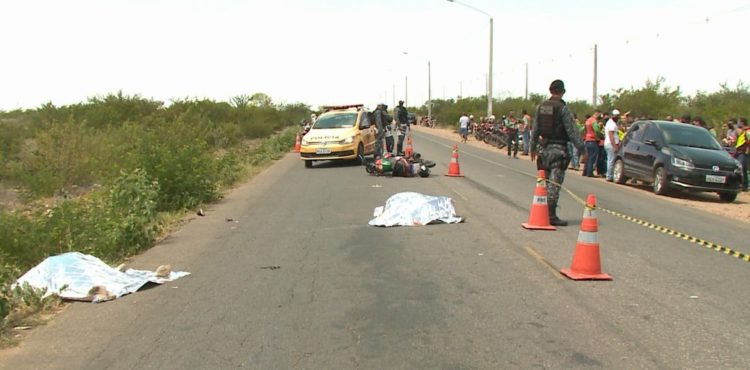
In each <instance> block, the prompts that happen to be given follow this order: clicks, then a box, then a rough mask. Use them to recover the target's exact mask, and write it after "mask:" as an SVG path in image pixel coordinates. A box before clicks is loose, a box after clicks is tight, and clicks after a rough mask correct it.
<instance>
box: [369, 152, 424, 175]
mask: <svg viewBox="0 0 750 370" xmlns="http://www.w3.org/2000/svg"><path fill="white" fill-rule="evenodd" d="M432 167H435V162H433V161H431V160H427V159H423V158H422V156H421V155H420V154H419V153H414V154H412V155H411V156H410V157H406V156H392V155H391V154H390V153H386V154H385V155H384V156H383V158H377V159H376V158H366V159H365V171H366V172H367V173H369V174H370V175H374V176H391V177H394V176H395V177H415V176H419V177H429V176H430V168H432Z"/></svg>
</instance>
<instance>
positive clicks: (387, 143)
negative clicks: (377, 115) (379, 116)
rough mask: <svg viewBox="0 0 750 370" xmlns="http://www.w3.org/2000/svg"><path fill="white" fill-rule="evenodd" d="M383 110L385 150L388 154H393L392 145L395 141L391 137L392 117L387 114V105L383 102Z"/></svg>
mask: <svg viewBox="0 0 750 370" xmlns="http://www.w3.org/2000/svg"><path fill="white" fill-rule="evenodd" d="M383 112H384V113H385V118H386V121H385V150H386V152H387V153H388V154H393V146H394V144H395V141H394V139H393V117H391V116H390V115H389V114H388V106H387V105H385V104H383Z"/></svg>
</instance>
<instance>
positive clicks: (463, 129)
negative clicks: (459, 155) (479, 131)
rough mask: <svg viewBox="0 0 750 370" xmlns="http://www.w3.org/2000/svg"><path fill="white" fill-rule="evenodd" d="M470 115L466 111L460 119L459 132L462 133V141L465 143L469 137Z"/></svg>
mask: <svg viewBox="0 0 750 370" xmlns="http://www.w3.org/2000/svg"><path fill="white" fill-rule="evenodd" d="M469 122H470V120H469V116H467V115H466V113H464V114H462V115H461V118H459V119H458V125H459V127H458V132H459V134H461V142H462V143H465V142H466V139H467V138H468V137H469Z"/></svg>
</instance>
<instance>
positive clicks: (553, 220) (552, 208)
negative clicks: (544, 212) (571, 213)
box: [549, 202, 568, 226]
mask: <svg viewBox="0 0 750 370" xmlns="http://www.w3.org/2000/svg"><path fill="white" fill-rule="evenodd" d="M549 224H550V225H552V226H568V221H563V220H561V219H559V218H558V217H557V203H556V202H555V203H549Z"/></svg>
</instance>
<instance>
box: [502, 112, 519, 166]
mask: <svg viewBox="0 0 750 370" xmlns="http://www.w3.org/2000/svg"><path fill="white" fill-rule="evenodd" d="M503 124H504V126H505V135H507V137H508V158H510V154H511V151H512V152H513V158H518V120H516V117H515V114H514V113H513V111H511V112H510V113H508V118H506V119H505V122H503Z"/></svg>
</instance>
